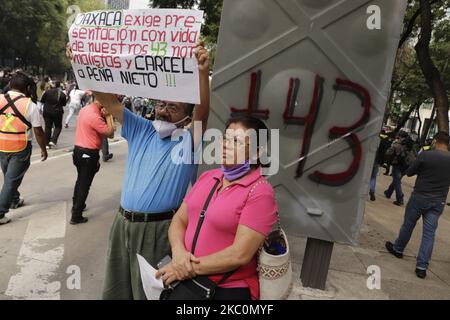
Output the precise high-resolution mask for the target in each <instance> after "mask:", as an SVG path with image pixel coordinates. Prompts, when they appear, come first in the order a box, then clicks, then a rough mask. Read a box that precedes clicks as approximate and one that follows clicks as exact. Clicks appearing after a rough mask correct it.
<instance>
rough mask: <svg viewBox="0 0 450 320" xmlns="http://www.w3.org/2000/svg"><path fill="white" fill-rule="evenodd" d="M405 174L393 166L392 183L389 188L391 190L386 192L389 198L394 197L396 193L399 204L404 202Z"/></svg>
mask: <svg viewBox="0 0 450 320" xmlns="http://www.w3.org/2000/svg"><path fill="white" fill-rule="evenodd" d="M403 176H404V174H403V171H402V170H400V168H399V167H397V166H393V169H392V183H391V185H390V186H389V188H388V189H387V191H386V196H387V197H388V198H391V197H392V194H393V193H394V191H395V197H396V198H397V201H398V202H403V198H404V195H403V191H402V178H403Z"/></svg>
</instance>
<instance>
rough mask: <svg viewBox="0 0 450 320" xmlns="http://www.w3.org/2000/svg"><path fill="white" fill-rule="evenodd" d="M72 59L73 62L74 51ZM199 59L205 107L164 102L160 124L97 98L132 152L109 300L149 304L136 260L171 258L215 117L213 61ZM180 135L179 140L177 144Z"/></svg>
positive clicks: (116, 226) (199, 54)
mask: <svg viewBox="0 0 450 320" xmlns="http://www.w3.org/2000/svg"><path fill="white" fill-rule="evenodd" d="M68 55H69V57H71V50H70V47H68ZM195 58H196V60H197V62H198V71H199V85H200V104H198V105H193V104H189V103H181V102H169V101H164V102H160V103H159V104H158V107H157V110H156V120H155V121H148V120H146V119H144V118H142V117H140V116H138V115H136V114H134V113H132V112H131V111H129V110H127V109H126V108H124V107H123V105H122V104H121V103H120V102H119V100H118V99H117V97H116V95H114V94H108V93H100V92H96V93H95V97H96V99H97V100H98V101H99V102H100V103H101V104H102V105H103V106H104V107H105V108H106V109H107V111H108V112H109V113H111V114H112V115H113V116H114V117H115V118H116V119H117V121H119V123H121V124H122V136H123V137H124V138H125V139H126V140H127V142H128V149H129V151H128V153H129V154H128V159H127V164H126V173H125V180H124V184H123V189H122V196H121V207H120V209H119V213H118V214H117V217H116V219H115V221H114V223H113V226H112V229H111V234H110V243H109V248H108V252H107V267H106V277H105V285H104V291H103V298H104V299H106V300H132V299H134V300H144V299H146V296H145V293H144V291H143V288H142V283H141V279H140V271H139V264H138V260H137V256H136V255H137V254H140V255H142V256H143V257H144V258H145V259H146V260H147V261H148V262H149V263H150V264H152V265H153V266H156V265H157V263H158V262H160V260H161V259H163V258H164V257H165V256H167V255H168V254H170V243H169V240H168V229H169V226H170V223H171V220H172V217H173V215H174V213H175V212H176V211H177V210H178V208H179V206H180V205H181V203H182V201H183V199H184V196H185V195H186V192H187V189H188V186H189V183H190V181H191V179H192V177H193V175H194V174H195V172H196V169H197V166H196V165H195V164H194V161H193V160H194V150H195V149H196V146H198V145H199V144H200V143H201V141H202V136H203V133H204V132H205V130H206V127H207V123H208V118H209V111H210V90H209V61H210V60H209V52H208V51H207V50H206V49H205V48H204V47H203V43H200V44H199V45H198V46H197V47H196V49H195ZM174 99H175V98H174ZM183 128H184V129H183ZM177 129H183V130H177ZM175 132H178V135H177V136H178V138H179V139H177V141H172V139H171V137H172V135H173V134H174V133H175ZM177 150H182V151H183V152H185V151H188V152H187V154H186V153H184V154H183V155H182V158H183V159H182V161H180V162H181V163H180V162H179V161H175V159H173V157H172V154H173V153H174V151H177Z"/></svg>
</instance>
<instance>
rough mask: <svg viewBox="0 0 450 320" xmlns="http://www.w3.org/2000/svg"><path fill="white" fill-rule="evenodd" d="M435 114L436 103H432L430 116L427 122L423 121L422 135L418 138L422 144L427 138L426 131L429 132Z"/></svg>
mask: <svg viewBox="0 0 450 320" xmlns="http://www.w3.org/2000/svg"><path fill="white" fill-rule="evenodd" d="M435 115H436V104H434V106H433V111H432V112H431V117H430V121H429V122H428V123H427V122H425V125H424V127H423V132H422V137H421V139H420V143H421V144H422V145H424V144H425V141H426V140H427V137H428V133H429V132H430V129H431V126H432V125H433V123H434V116H435Z"/></svg>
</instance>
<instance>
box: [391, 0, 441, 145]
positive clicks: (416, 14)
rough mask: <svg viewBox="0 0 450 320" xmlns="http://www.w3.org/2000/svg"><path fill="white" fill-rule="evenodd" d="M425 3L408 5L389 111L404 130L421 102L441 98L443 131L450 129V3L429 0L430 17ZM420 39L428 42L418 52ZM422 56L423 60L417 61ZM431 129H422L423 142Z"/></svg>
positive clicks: (438, 106) (438, 105) (437, 105)
mask: <svg viewBox="0 0 450 320" xmlns="http://www.w3.org/2000/svg"><path fill="white" fill-rule="evenodd" d="M424 2H425V1H422V6H421V1H419V0H410V1H409V2H408V10H407V14H406V18H405V27H404V32H403V35H402V38H401V41H400V48H399V52H398V57H397V64H396V68H395V72H394V77H393V83H392V99H391V104H390V106H389V108H388V112H389V115H390V116H391V118H392V119H394V120H396V121H397V124H398V126H399V127H401V126H402V125H404V123H405V122H406V120H407V119H408V117H409V115H410V114H411V113H412V112H414V111H415V110H416V109H417V107H418V105H419V107H420V104H421V102H434V101H436V97H439V102H438V103H435V110H434V111H438V112H437V116H438V119H437V120H438V124H440V125H439V127H440V129H441V130H447V127H448V116H447V114H448V99H449V97H450V66H449V64H450V12H449V9H448V8H449V7H450V1H449V0H426V2H427V3H429V4H430V8H431V16H430V15H428V16H427V15H426V13H424V11H425V10H424V6H423V4H424ZM423 16H425V17H426V18H427V19H428V21H429V22H431V37H429V38H428V39H425V38H426V35H424V32H425V29H424V28H423V27H422V26H423V22H424V21H423ZM429 18H431V19H429ZM428 31H430V30H428ZM420 39H423V40H426V41H422V43H421V48H420V50H418V49H419V45H418V44H419V43H420V41H419V40H420ZM419 53H421V57H422V59H421V60H422V61H421V60H420V59H419V58H418V57H419ZM424 55H425V57H424ZM427 56H429V59H428V57H427ZM424 59H425V60H428V61H427V63H424ZM439 82H441V83H439ZM445 98H447V102H446V101H445ZM398 99H400V100H401V102H402V103H401V106H406V108H404V109H401V107H400V104H396V100H398ZM433 113H436V112H433ZM428 130H429V127H427V126H425V127H424V128H423V132H422V138H423V139H426V136H427V133H428Z"/></svg>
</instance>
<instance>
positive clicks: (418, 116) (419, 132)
mask: <svg viewBox="0 0 450 320" xmlns="http://www.w3.org/2000/svg"><path fill="white" fill-rule="evenodd" d="M416 113H417V119H419V129H418V130H417V134H418V135H419V137H418V140H419V141H422V126H423V123H422V119H421V118H420V108H419V109H417V110H416Z"/></svg>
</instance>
